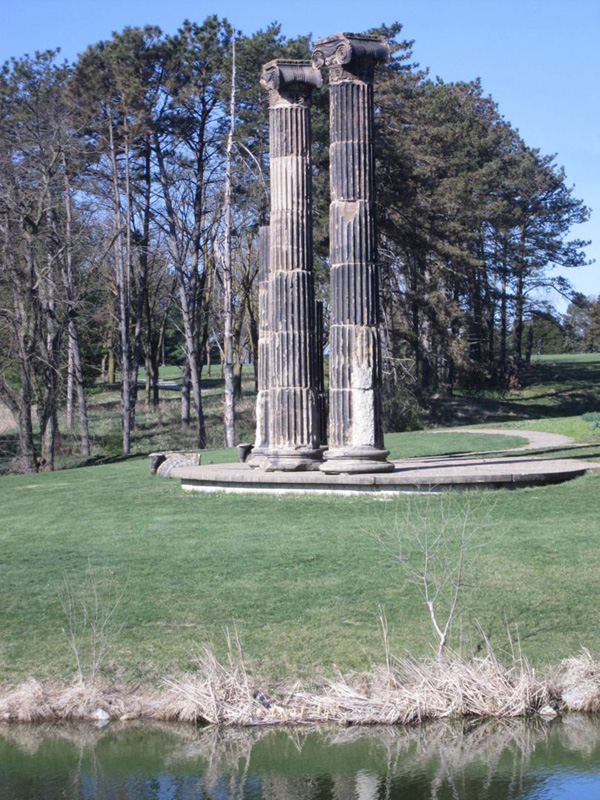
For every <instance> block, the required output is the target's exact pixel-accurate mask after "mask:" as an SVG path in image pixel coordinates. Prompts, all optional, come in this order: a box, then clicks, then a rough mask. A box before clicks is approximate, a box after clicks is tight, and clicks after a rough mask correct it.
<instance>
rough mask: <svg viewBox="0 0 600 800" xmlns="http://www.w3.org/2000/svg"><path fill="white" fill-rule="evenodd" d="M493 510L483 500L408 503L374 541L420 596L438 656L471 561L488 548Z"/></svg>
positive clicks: (456, 497) (458, 497) (462, 497)
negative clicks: (386, 529) (486, 534)
mask: <svg viewBox="0 0 600 800" xmlns="http://www.w3.org/2000/svg"><path fill="white" fill-rule="evenodd" d="M491 511H492V505H491V504H490V502H489V498H488V495H487V494H483V495H477V496H474V495H473V494H472V493H470V492H469V493H466V494H456V493H454V492H448V493H446V494H444V495H442V496H434V497H432V496H429V495H428V496H427V498H426V499H425V500H423V498H410V499H409V501H408V503H407V504H405V505H404V506H403V507H402V509H401V508H400V506H398V507H397V509H396V517H395V522H394V528H393V530H392V531H384V532H383V533H377V534H376V538H377V540H378V541H379V543H380V545H381V546H382V548H383V550H384V552H385V553H387V554H388V555H389V556H390V557H391V558H392V559H394V561H396V562H397V563H398V564H400V565H401V566H402V567H403V569H404V570H405V572H406V574H407V575H408V576H409V579H410V580H411V582H412V583H413V584H414V585H415V586H416V587H417V588H418V590H419V591H420V593H421V594H422V596H423V599H424V601H425V605H426V607H427V610H428V613H429V618H430V620H431V624H432V626H433V629H434V632H435V635H436V639H437V645H438V648H437V653H438V658H440V657H441V656H442V655H443V652H444V649H445V647H446V645H447V642H448V636H449V634H450V629H451V627H452V624H453V622H454V620H455V617H456V613H457V609H458V601H459V598H460V595H461V593H462V591H463V590H464V589H465V588H466V586H467V582H466V577H467V574H468V571H469V570H470V569H472V567H473V562H474V555H475V553H476V551H478V550H480V549H481V548H482V547H484V546H485V544H486V543H487V539H486V538H485V536H484V534H485V533H486V532H487V531H488V530H489V529H490V527H491V523H490V514H491Z"/></svg>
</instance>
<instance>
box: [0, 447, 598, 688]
mask: <svg viewBox="0 0 600 800" xmlns="http://www.w3.org/2000/svg"><path fill="white" fill-rule="evenodd" d="M436 435H437V434H436ZM436 435H434V434H431V436H432V438H433V437H434V436H436ZM401 436H402V435H400V437H399V439H398V442H399V443H401V442H402V439H401ZM406 436H407V438H408V435H406ZM411 436H414V434H411ZM422 436H426V434H422ZM599 489H600V476H598V475H595V474H591V475H588V476H585V477H583V478H581V479H578V480H576V481H573V482H570V483H567V484H563V485H560V486H552V487H546V488H538V489H527V490H520V491H516V492H495V493H485V492H483V493H477V494H476V497H477V504H475V505H474V507H473V513H472V517H471V524H472V525H473V526H474V529H475V530H477V528H478V526H480V525H481V537H482V538H483V539H485V541H486V544H485V546H484V547H482V548H481V549H480V550H479V551H478V552H477V554H476V560H475V561H474V563H473V565H472V568H471V570H470V572H469V575H468V586H467V587H466V588H465V590H464V594H463V597H462V599H461V603H460V607H459V611H460V614H459V618H457V623H456V625H455V627H454V630H453V637H452V639H451V644H452V646H454V647H459V646H461V647H462V650H463V652H464V653H465V654H469V653H477V652H478V649H479V648H481V646H482V640H481V637H480V636H479V634H478V633H477V629H476V623H479V625H481V627H482V628H483V630H484V631H485V632H486V634H487V635H488V637H489V638H490V640H491V642H492V644H493V645H494V647H495V648H496V649H497V650H498V651H501V650H502V649H503V648H506V649H508V647H509V642H508V637H507V627H508V628H509V629H510V631H511V635H512V636H513V638H514V639H518V640H519V641H520V644H521V647H522V649H523V652H524V654H525V655H526V656H528V657H529V658H531V659H532V661H533V663H535V664H539V665H541V664H546V663H557V662H558V661H559V660H560V659H561V658H565V657H568V656H571V655H573V654H576V653H577V652H578V651H579V650H580V648H581V647H582V646H586V647H588V648H590V649H591V650H592V652H594V653H598V652H600V624H599V623H600V610H599V607H598V604H597V603H596V602H595V598H596V597H598V592H599V589H600V577H599V574H598V569H597V563H598V561H597V559H598V551H599V548H600V545H599V543H598V519H599V517H600V492H599ZM473 496H474V495H473ZM426 502H428V501H427V498H421V497H412V498H410V497H400V498H398V499H394V500H392V501H388V502H381V501H377V500H374V499H371V498H352V499H349V498H337V497H333V498H329V497H314V498H310V500H307V499H306V498H302V497H254V496H246V497H244V496H229V495H206V496H197V495H191V496H190V495H184V494H182V493H181V490H180V488H179V486H178V484H177V482H174V481H168V480H161V479H157V478H154V479H153V478H151V477H150V476H149V474H148V465H147V463H146V461H145V460H141V459H132V460H130V461H127V462H124V463H119V464H112V465H105V466H98V467H90V468H86V469H79V470H68V471H63V472H58V473H53V474H51V473H46V474H40V475H35V476H5V477H3V478H2V480H1V481H0V509H1V510H0V569H1V574H2V594H1V597H0V604H1V608H0V618H1V619H2V636H1V639H0V682H3V681H13V680H17V679H21V678H24V677H26V676H29V675H33V676H35V677H38V678H47V677H54V678H60V679H66V678H68V677H69V676H70V675H71V674H72V673H73V672H74V670H75V660H74V656H73V652H72V650H71V648H70V646H69V641H68V636H67V635H66V634H65V631H66V630H67V629H68V624H69V619H68V615H67V614H65V610H64V605H65V595H66V593H70V594H71V595H72V596H73V597H75V599H76V601H77V602H76V603H75V611H74V613H75V615H76V622H77V621H79V622H81V619H80V615H81V608H82V605H81V604H82V603H87V604H88V607H89V604H90V603H91V601H92V600H93V593H94V591H96V590H97V591H98V594H99V596H100V602H101V603H104V604H105V606H106V607H108V606H109V605H110V603H112V598H113V597H114V591H115V590H116V591H117V592H120V591H122V598H121V600H120V604H119V606H118V608H117V609H116V612H115V616H114V619H113V623H114V624H111V625H110V626H109V627H108V629H107V631H106V643H107V644H109V645H110V647H109V649H108V650H107V652H106V654H105V656H104V658H103V662H102V671H103V673H104V674H108V675H111V676H115V677H120V678H123V679H125V678H126V679H136V680H142V681H144V682H152V681H154V680H156V679H157V678H158V677H160V676H163V675H166V674H170V673H174V672H178V671H189V670H191V669H193V666H194V657H195V655H196V654H197V652H198V649H199V647H200V646H201V645H202V644H204V643H206V642H209V641H212V642H214V643H215V647H216V650H217V654H218V655H220V656H222V655H223V650H224V646H225V635H224V628H225V627H226V626H229V627H231V628H233V627H235V628H236V629H237V630H238V632H239V634H240V636H241V638H242V641H243V643H244V647H245V652H246V657H247V660H248V664H249V667H250V668H251V670H252V671H253V673H254V674H259V675H261V674H262V675H268V676H272V677H275V678H277V677H286V676H287V677H289V676H300V677H306V676H309V675H311V674H314V673H315V672H317V673H322V672H324V673H331V672H332V671H333V670H334V667H333V665H334V664H335V665H337V666H338V667H339V668H340V669H342V670H343V671H344V672H346V671H348V670H352V669H363V668H365V667H367V666H369V664H370V663H371V662H372V661H375V662H381V660H382V658H383V646H382V639H381V633H380V629H379V609H380V606H381V607H382V608H383V609H384V611H385V613H386V615H387V618H388V623H389V627H390V635H391V643H392V649H393V650H394V651H395V652H396V653H399V654H401V655H402V654H405V653H407V652H410V653H412V654H414V655H417V656H423V655H427V654H429V653H430V652H431V647H432V644H433V642H434V639H433V635H432V629H431V624H430V622H429V619H428V616H427V613H426V609H425V606H424V603H423V600H422V598H421V596H420V594H419V591H418V589H417V587H416V586H415V585H414V584H413V583H412V582H411V581H410V580H409V578H408V577H407V574H406V572H405V571H404V570H403V569H402V567H401V566H400V565H398V564H397V563H396V562H395V561H394V560H393V559H392V558H391V557H390V556H389V555H388V554H386V552H385V550H384V549H383V548H382V545H381V541H380V540H381V539H382V538H384V539H385V537H386V536H388V535H389V534H390V532H393V531H394V530H395V528H396V526H397V524H398V521H399V522H400V525H401V526H402V524H403V523H402V520H404V519H405V510H406V506H407V505H408V504H411V506H412V507H413V508H423V504H424V503H426ZM442 502H444V501H443V498H439V499H438V500H436V501H435V503H440V504H441V503H442ZM435 503H434V505H432V506H431V507H430V509H429V512H430V513H431V514H433V515H436V514H439V513H440V507H441V506H439V505H435ZM415 504H416V506H415ZM486 515H487V518H486ZM392 543H393V540H392ZM474 555H475V554H474ZM94 586H96V589H94ZM78 615H79V616H78ZM89 641H90V639H89V630H88V631H87V632H86V633H82V634H81V637H80V647H81V649H82V652H83V657H84V661H85V660H86V659H88V660H89V653H87V648H88V646H89ZM86 653H87V654H86ZM84 667H85V665H84ZM86 668H87V667H86Z"/></svg>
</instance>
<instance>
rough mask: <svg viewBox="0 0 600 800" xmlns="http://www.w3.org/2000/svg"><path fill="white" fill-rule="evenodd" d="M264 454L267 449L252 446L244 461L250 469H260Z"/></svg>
mask: <svg viewBox="0 0 600 800" xmlns="http://www.w3.org/2000/svg"><path fill="white" fill-rule="evenodd" d="M266 455H267V450H266V448H265V447H254V448H252V452H251V453H250V455H249V456H248V458H247V459H246V461H245V462H244V463H245V464H247V465H248V466H249V467H251V468H252V469H260V468H261V467H262V465H263V462H264V460H265V457H266Z"/></svg>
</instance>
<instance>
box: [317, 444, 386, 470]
mask: <svg viewBox="0 0 600 800" xmlns="http://www.w3.org/2000/svg"><path fill="white" fill-rule="evenodd" d="M389 454H390V451H389V450H380V449H379V448H377V447H347V448H339V449H336V450H325V452H324V454H323V458H324V461H323V463H322V464H321V465H320V466H319V469H320V470H321V472H325V473H327V474H328V475H361V474H372V473H373V472H393V471H394V464H393V463H392V462H391V461H388V460H387V457H388V456H389Z"/></svg>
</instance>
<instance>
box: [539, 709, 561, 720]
mask: <svg viewBox="0 0 600 800" xmlns="http://www.w3.org/2000/svg"><path fill="white" fill-rule="evenodd" d="M537 713H538V714H539V715H540V717H546V718H547V719H551V718H553V717H557V716H558V714H557V712H556V710H555V709H554V708H552V706H544V707H543V708H540V709H539V711H538V712H537Z"/></svg>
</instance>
